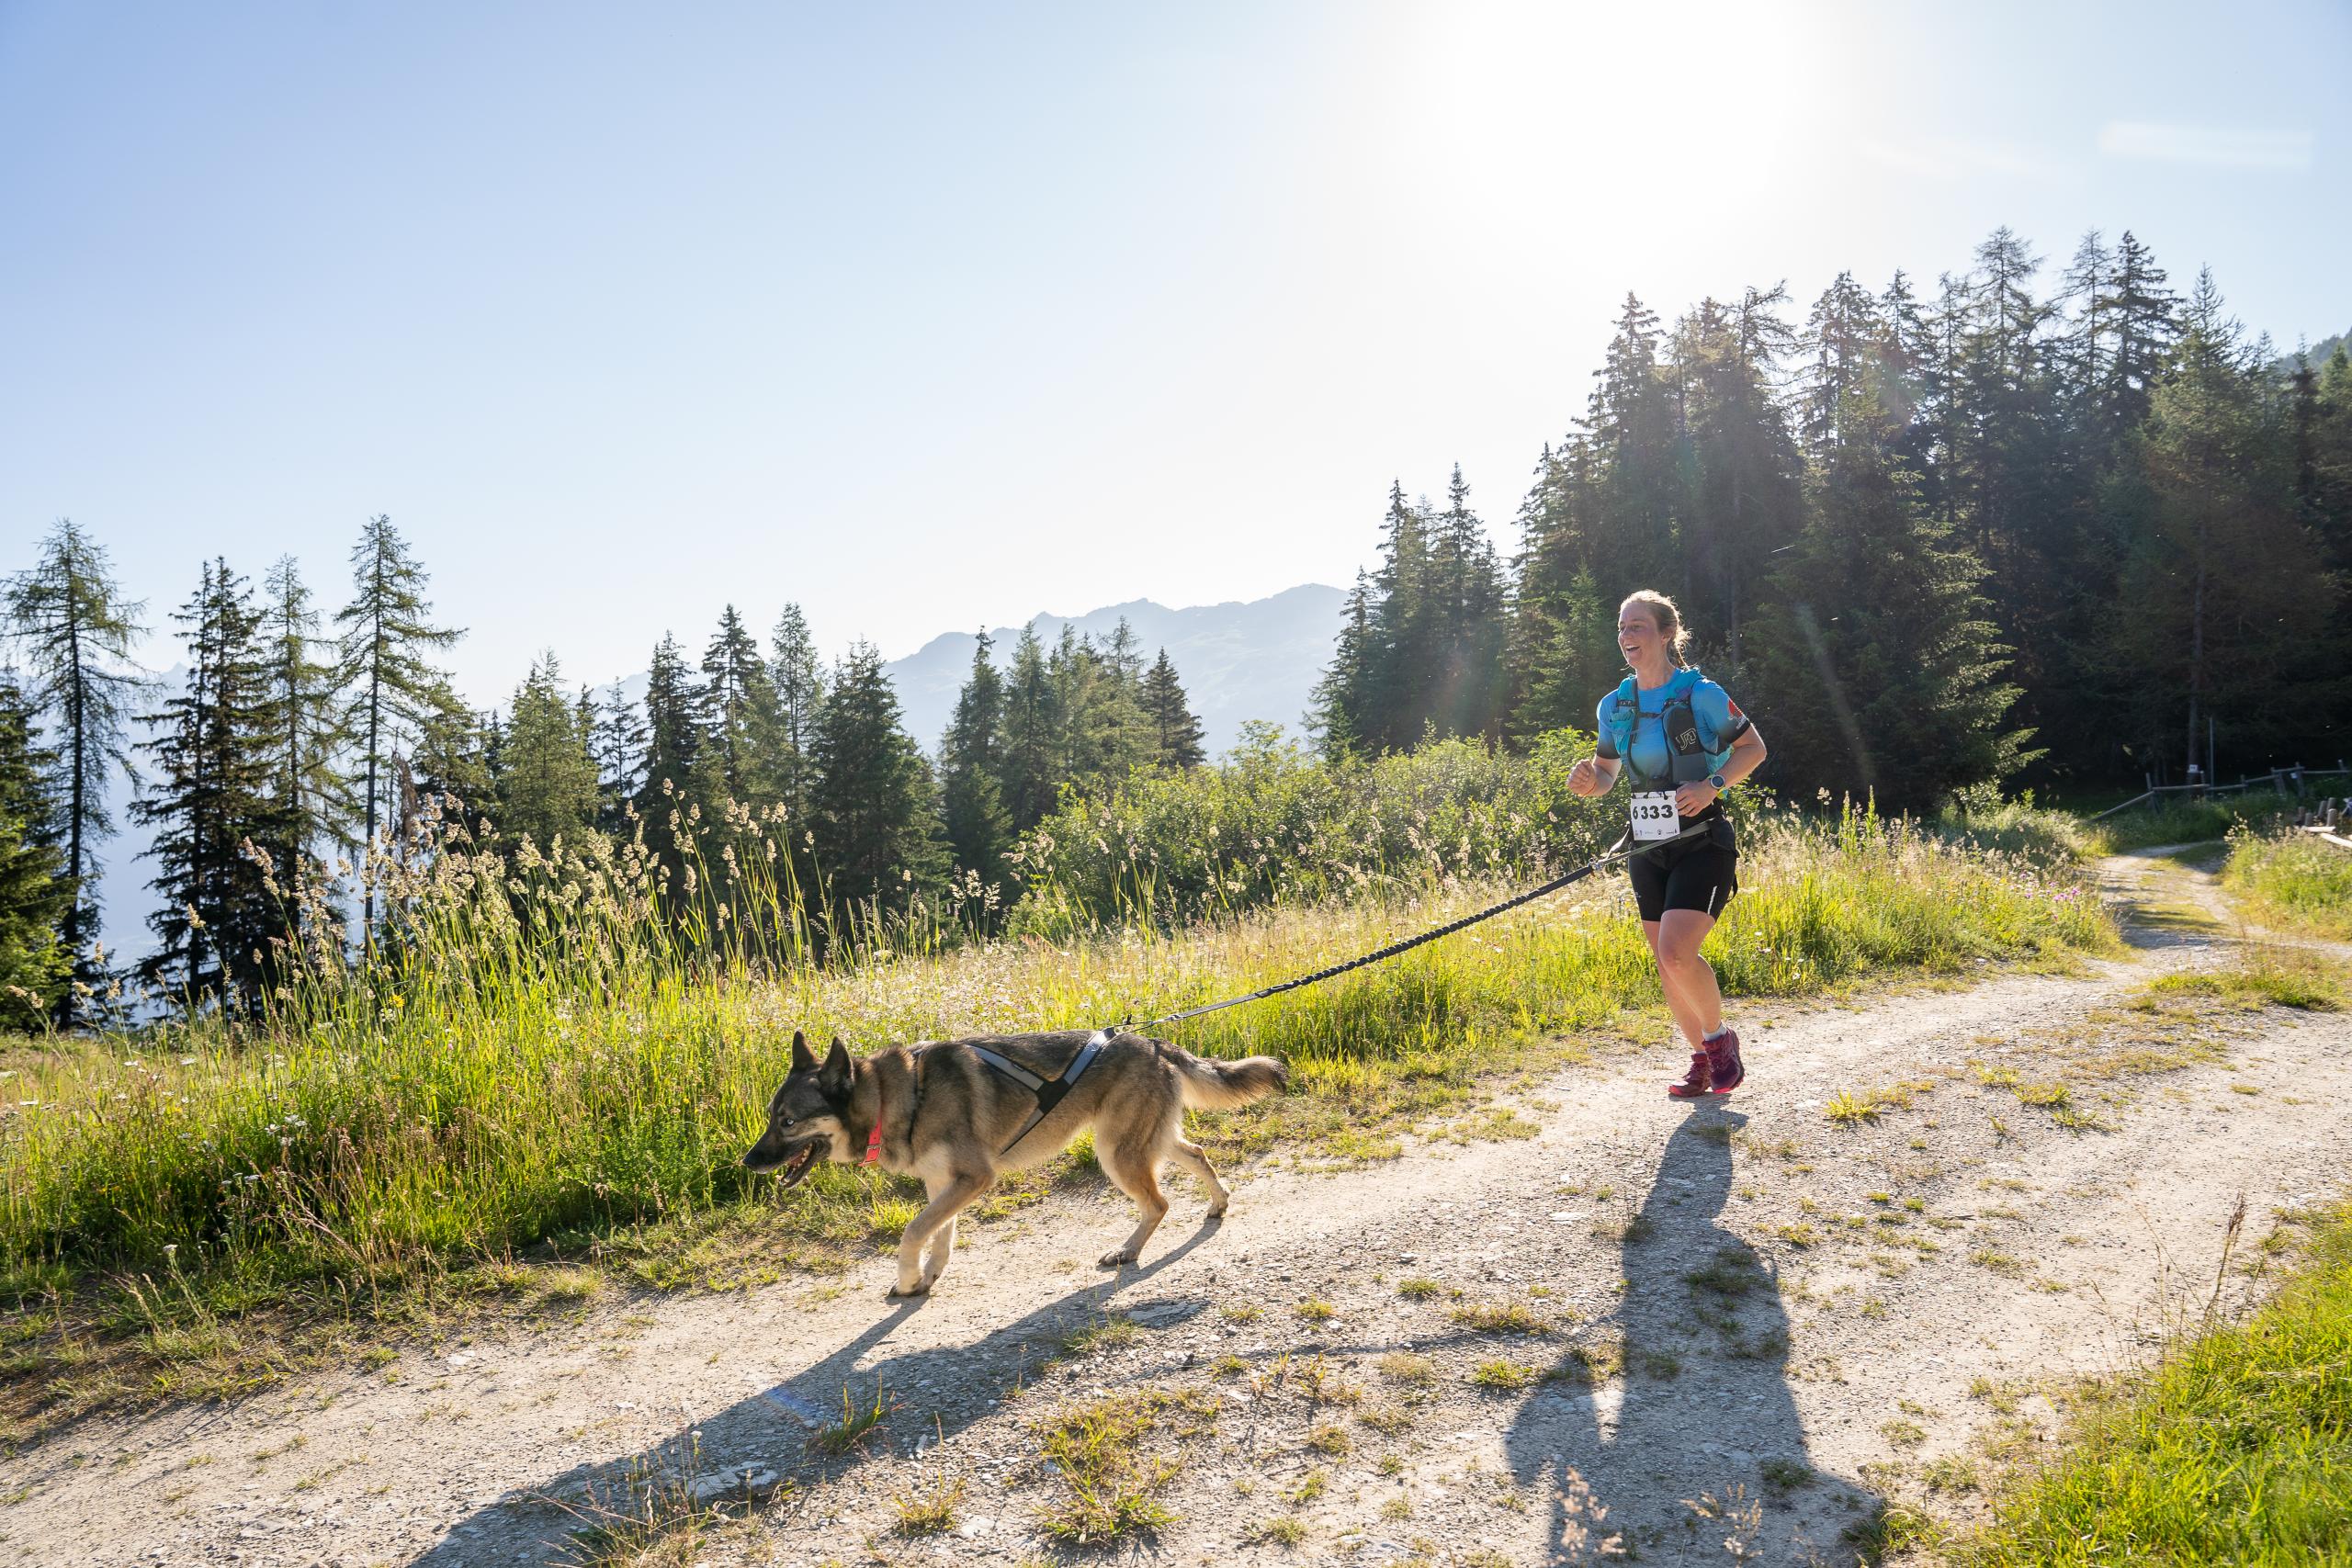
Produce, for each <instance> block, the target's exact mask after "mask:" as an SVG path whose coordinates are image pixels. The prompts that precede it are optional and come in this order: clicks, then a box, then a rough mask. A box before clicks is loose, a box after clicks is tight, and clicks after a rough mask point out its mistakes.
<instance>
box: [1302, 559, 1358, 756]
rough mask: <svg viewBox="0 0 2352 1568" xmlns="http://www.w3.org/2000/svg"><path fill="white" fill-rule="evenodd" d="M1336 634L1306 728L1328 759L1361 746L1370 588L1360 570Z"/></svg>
mask: <svg viewBox="0 0 2352 1568" xmlns="http://www.w3.org/2000/svg"><path fill="white" fill-rule="evenodd" d="M1340 617H1341V618H1340V637H1339V643H1338V646H1337V648H1336V649H1334V650H1333V653H1332V657H1331V662H1330V665H1329V667H1328V668H1327V669H1325V671H1323V678H1322V679H1321V680H1320V681H1318V682H1316V685H1315V693H1314V695H1313V697H1312V698H1311V699H1309V700H1310V704H1311V705H1310V707H1309V708H1308V711H1307V714H1306V728H1307V730H1308V731H1309V733H1311V734H1312V735H1313V736H1314V737H1315V740H1316V745H1317V748H1318V749H1319V750H1321V751H1322V753H1323V755H1324V756H1325V757H1326V758H1328V759H1331V760H1334V761H1336V760H1338V759H1339V758H1341V757H1348V756H1352V755H1354V754H1355V753H1356V752H1357V751H1359V750H1361V749H1362V748H1363V717H1364V703H1365V698H1366V694H1367V691H1368V685H1369V681H1370V662H1371V646H1372V588H1371V584H1370V582H1369V581H1368V580H1367V579H1366V577H1365V575H1364V574H1363V572H1362V571H1358V572H1357V573H1356V584H1355V586H1354V587H1353V588H1351V589H1350V590H1349V591H1348V599H1347V604H1346V606H1345V607H1344V608H1343V609H1342V610H1341V611H1340Z"/></svg>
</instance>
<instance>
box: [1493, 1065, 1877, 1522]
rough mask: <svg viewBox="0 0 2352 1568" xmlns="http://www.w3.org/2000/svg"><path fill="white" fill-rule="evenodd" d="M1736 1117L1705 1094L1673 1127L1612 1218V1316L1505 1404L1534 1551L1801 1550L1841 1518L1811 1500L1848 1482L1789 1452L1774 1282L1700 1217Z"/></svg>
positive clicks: (1721, 1180)
mask: <svg viewBox="0 0 2352 1568" xmlns="http://www.w3.org/2000/svg"><path fill="white" fill-rule="evenodd" d="M1746 1122H1747V1119H1746V1118H1745V1117H1742V1116H1740V1115H1738V1114H1736V1112H1733V1111H1727V1110H1724V1109H1723V1108H1722V1107H1721V1106H1707V1107H1701V1108H1698V1109H1695V1110H1693V1111H1692V1112H1691V1115H1690V1116H1689V1118H1688V1119H1687V1120H1685V1121H1684V1122H1682V1123H1681V1125H1679V1127H1677V1128H1676V1129H1675V1131H1674V1134H1673V1135H1672V1136H1671V1137H1669V1138H1668V1140H1667V1144H1666V1149H1665V1152H1664V1153H1663V1155H1662V1156H1660V1157H1659V1160H1658V1167H1657V1175H1656V1177H1655V1179H1653V1181H1652V1183H1651V1186H1650V1190H1649V1193H1648V1196H1647V1197H1646V1198H1645V1200H1644V1201H1643V1203H1642V1207H1641V1210H1640V1213H1638V1214H1637V1215H1636V1216H1635V1217H1634V1219H1633V1220H1632V1221H1631V1222H1630V1223H1629V1224H1628V1225H1627V1227H1626V1230H1625V1235H1624V1239H1623V1243H1622V1249H1621V1252H1620V1254H1619V1257H1620V1273H1621V1278H1622V1279H1623V1281H1624V1285H1623V1297H1622V1300H1621V1303H1620V1305H1619V1307H1618V1309H1617V1311H1616V1312H1615V1313H1614V1314H1612V1315H1611V1318H1609V1319H1608V1320H1605V1321H1603V1322H1600V1323H1596V1324H1592V1325H1587V1327H1586V1328H1585V1329H1584V1330H1582V1331H1581V1332H1579V1333H1578V1334H1577V1337H1576V1338H1575V1340H1574V1342H1573V1343H1572V1345H1571V1347H1570V1348H1569V1351H1568V1353H1567V1355H1566V1356H1565V1357H1564V1358H1562V1359H1561V1361H1560V1362H1559V1364H1558V1365H1557V1366H1556V1367H1555V1369H1554V1372H1553V1379H1552V1381H1551V1382H1550V1384H1549V1386H1548V1387H1547V1389H1546V1390H1545V1391H1544V1392H1541V1393H1537V1394H1535V1395H1533V1396H1532V1397H1531V1398H1529V1399H1528V1400H1527V1401H1526V1402H1525V1403H1524V1404H1521V1407H1520V1410H1519V1413H1518V1416H1517V1419H1516V1420H1515V1422H1514V1423H1513V1425H1512V1427H1511V1429H1510V1435H1509V1438H1508V1439H1507V1442H1508V1453H1509V1459H1510V1467H1511V1472H1512V1473H1513V1475H1514V1476H1515V1477H1516V1478H1517V1480H1518V1481H1519V1483H1520V1484H1521V1486H1522V1487H1524V1488H1527V1489H1528V1490H1530V1491H1532V1492H1533V1493H1535V1494H1536V1495H1540V1496H1543V1497H1544V1498H1545V1499H1547V1506H1548V1510H1549V1514H1550V1520H1549V1530H1550V1533H1549V1534H1548V1535H1547V1537H1546V1538H1545V1539H1546V1542H1547V1546H1546V1551H1545V1556H1544V1561H1545V1562H1550V1563H1579V1564H1581V1563H1598V1562H1607V1561H1613V1560H1615V1558H1616V1554H1617V1551H1619V1547H1618V1545H1616V1544H1612V1538H1622V1540H1623V1544H1624V1545H1626V1546H1630V1547H1631V1548H1632V1549H1633V1550H1634V1551H1638V1552H1639V1553H1641V1554H1642V1555H1644V1556H1648V1557H1658V1556H1664V1557H1666V1558H1667V1559H1668V1560H1669V1561H1672V1560H1679V1558H1680V1556H1681V1555H1682V1552H1683V1549H1686V1548H1688V1549H1689V1550H1690V1555H1691V1559H1692V1560H1693V1561H1698V1562H1721V1561H1723V1560H1724V1551H1725V1542H1726V1540H1729V1539H1731V1538H1734V1537H1737V1538H1739V1539H1740V1540H1741V1542H1742V1546H1743V1549H1744V1550H1745V1551H1747V1553H1748V1554H1750V1555H1752V1556H1755V1557H1757V1558H1758V1560H1760V1561H1763V1562H1803V1561H1805V1560H1806V1559H1807V1552H1808V1551H1809V1549H1810V1548H1814V1547H1818V1548H1822V1549H1825V1550H1826V1548H1828V1547H1831V1546H1834V1545H1835V1544H1836V1538H1837V1535H1838V1528H1839V1526H1840V1525H1841V1524H1842V1523H1843V1522H1844V1521H1845V1520H1846V1519H1847V1518H1849V1517H1851V1516H1850V1515H1848V1514H1843V1513H1838V1514H1832V1513H1830V1512H1829V1510H1828V1508H1827V1506H1826V1505H1829V1504H1830V1503H1831V1502H1832V1500H1833V1499H1834V1498H1835V1497H1836V1496H1837V1495H1839V1494H1840V1493H1844V1494H1849V1495H1859V1494H1860V1490H1861V1489H1860V1488H1859V1487H1854V1486H1851V1485H1846V1486H1839V1485H1837V1484H1825V1483H1824V1478H1820V1477H1816V1476H1815V1474H1814V1472H1813V1467H1812V1462H1811V1460H1810V1457H1809V1455H1808V1453H1807V1450H1806V1447H1805V1435H1804V1424H1803V1422H1802V1421H1801V1420H1800V1419H1799V1417H1798V1415H1797V1408H1796V1401H1795V1399H1794V1397H1793V1396H1792V1393H1791V1392H1790V1389H1789V1384H1788V1378H1787V1372H1788V1359H1789V1321H1788V1313H1787V1310H1786V1309H1785V1307H1784V1306H1783V1305H1782V1303H1781V1282H1780V1279H1779V1277H1778V1275H1777V1274H1776V1273H1775V1272H1774V1271H1773V1270H1772V1269H1771V1268H1770V1266H1768V1265H1767V1264H1766V1263H1765V1262H1764V1261H1763V1260H1762V1259H1761V1258H1758V1256H1757V1254H1756V1252H1755V1250H1754V1249H1753V1248H1752V1247H1749V1246H1748V1245H1747V1243H1746V1242H1745V1241H1743V1240H1741V1239H1740V1238H1739V1237H1738V1236H1737V1235H1733V1234H1732V1233H1731V1232H1730V1231H1728V1230H1725V1229H1724V1228H1723V1227H1722V1226H1721V1225H1719V1224H1717V1223H1716V1220H1717V1217H1718V1216H1719V1215H1720V1214H1721V1213H1723V1209H1724V1203H1725V1202H1727V1201H1729V1199H1730V1196H1731V1186H1732V1157H1731V1139H1732V1136H1733V1134H1736V1132H1737V1131H1738V1130H1739V1129H1740V1128H1741V1127H1742V1126H1744V1125H1745V1124H1746ZM1825 1535H1826V1538H1827V1539H1826V1540H1825V1539H1824V1537H1825Z"/></svg>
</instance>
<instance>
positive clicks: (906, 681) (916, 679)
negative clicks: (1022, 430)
mask: <svg viewBox="0 0 2352 1568" xmlns="http://www.w3.org/2000/svg"><path fill="white" fill-rule="evenodd" d="M1346 599H1347V595H1346V594H1345V593H1343V592H1340V590H1339V589H1337V588H1329V587H1325V586H1324V585H1323V584H1321V583H1318V582H1309V583H1303V584H1301V585H1300V586H1298V587H1296V588H1286V589H1284V590H1283V592H1280V593H1276V594H1273V595H1272V596H1270V597H1268V598H1264V599H1252V600H1249V601H1247V602H1244V601H1239V600H1228V601H1227V602H1226V603H1225V604H1196V605H1193V606H1192V607H1190V608H1187V609H1182V610H1171V609H1170V608H1168V607H1167V606H1166V605H1164V604H1155V603H1154V602H1152V601H1151V600H1149V599H1133V600H1129V601H1128V602H1127V603H1126V604H1107V605H1105V606H1103V608H1102V609H1099V610H1089V611H1088V612H1087V613H1086V614H1084V615H1075V616H1071V615H1051V614H1040V615H1035V616H1032V617H1031V618H1030V620H1029V623H1028V624H1029V625H1030V626H1035V628H1036V629H1037V636H1038V637H1039V639H1040V640H1042V641H1043V642H1044V643H1045V644H1046V647H1048V648H1051V647H1052V646H1053V644H1054V642H1055V640H1056V639H1057V638H1058V637H1060V636H1061V635H1062V628H1063V627H1064V626H1073V627H1075V628H1077V631H1078V635H1079V636H1080V637H1092V638H1094V639H1095V640H1097V641H1098V642H1099V641H1101V640H1103V639H1104V638H1106V637H1109V636H1110V634H1111V632H1112V630H1113V628H1114V627H1115V626H1118V624H1119V621H1120V618H1121V617H1122V616H1124V617H1125V619H1126V622H1127V624H1128V626H1131V627H1133V628H1134V630H1135V635H1136V646H1137V647H1138V648H1140V649H1142V650H1143V655H1144V657H1145V658H1146V659H1147V660H1149V659H1156V658H1158V657H1159V650H1160V649H1163V648H1164V649H1167V650H1168V659H1169V662H1170V663H1171V664H1173V665H1175V667H1176V677H1177V679H1178V680H1180V681H1182V682H1183V683H1184V694H1185V695H1186V696H1187V697H1189V698H1190V699H1191V700H1192V704H1193V713H1194V714H1196V715H1198V716H1199V717H1200V721H1201V729H1202V733H1203V737H1204V739H1205V741H1206V743H1207V745H1208V749H1209V751H1210V754H1211V755H1215V754H1216V753H1217V752H1220V751H1224V750H1229V749H1230V748H1231V747H1232V745H1233V743H1234V742H1235V741H1237V740H1238V739H1240V738H1241V727H1242V725H1243V724H1244V723H1246V722H1248V721H1249V720H1251V719H1263V720H1268V721H1270V722H1272V723H1275V724H1279V725H1281V726H1282V727H1283V728H1285V729H1289V730H1292V731H1294V732H1295V731H1296V730H1297V729H1298V728H1300V726H1301V725H1302V724H1303V723H1304V722H1305V717H1306V707H1307V704H1308V702H1309V701H1310V700H1311V698H1312V697H1313V694H1314V691H1315V682H1317V681H1318V680H1320V679H1321V678H1322V674H1323V670H1324V667H1325V666H1326V665H1328V664H1329V663H1330V661H1331V649H1332V644H1333V642H1334V639H1336V638H1337V637H1338V636H1339V632H1340V607H1341V605H1342V604H1344V603H1345V601H1346ZM989 637H990V638H991V639H992V640H993V641H994V643H995V645H996V646H995V649H994V653H993V658H994V660H995V662H996V664H997V666H998V668H1000V669H1002V668H1005V667H1007V666H1008V665H1010V663H1011V662H1012V649H1013V645H1014V644H1015V643H1017V642H1018V641H1020V639H1021V628H1020V627H1019V626H997V627H995V628H993V629H991V630H990V631H989ZM977 645H978V635H977V634H976V633H973V632H944V633H942V634H941V635H940V636H938V637H933V638H932V639H931V640H930V641H929V642H927V643H924V644H923V645H922V647H921V648H919V649H916V650H915V651H914V652H912V653H910V654H909V655H908V656H907V657H906V658H904V659H899V660H892V661H890V662H889V663H888V664H887V665H885V666H884V667H883V668H884V669H885V670H887V671H888V672H889V675H890V679H891V682H892V683H893V684H895V685H896V686H897V687H898V691H899V707H900V708H901V709H902V710H903V712H904V714H905V716H906V726H907V730H908V732H909V733H910V734H911V735H912V736H913V737H914V738H915V739H917V740H919V741H921V742H922V746H923V749H924V750H928V751H935V750H937V749H938V746H939V738H940V735H941V734H942V732H944V730H945V729H946V728H947V721H948V719H949V718H950V717H952V716H954V714H955V711H956V694H957V693H958V692H960V691H961V690H962V689H963V685H964V682H965V679H966V678H967V676H969V675H970V673H971V671H972V651H973V649H974V648H975V647H976V646H977Z"/></svg>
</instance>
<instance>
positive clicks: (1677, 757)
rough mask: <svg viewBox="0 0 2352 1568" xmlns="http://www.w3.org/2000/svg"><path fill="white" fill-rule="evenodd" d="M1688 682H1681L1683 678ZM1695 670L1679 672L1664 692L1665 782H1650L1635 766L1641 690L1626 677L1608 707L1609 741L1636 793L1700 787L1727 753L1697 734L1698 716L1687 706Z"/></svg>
mask: <svg viewBox="0 0 2352 1568" xmlns="http://www.w3.org/2000/svg"><path fill="white" fill-rule="evenodd" d="M1685 673H1687V674H1689V675H1690V676H1691V679H1690V680H1689V681H1687V682H1686V681H1682V680H1681V679H1680V676H1681V675H1682V674H1685ZM1698 678H1699V672H1698V671H1696V670H1690V671H1678V673H1677V678H1676V680H1674V681H1670V682H1668V683H1667V685H1666V686H1665V687H1664V688H1663V690H1664V692H1665V694H1666V695H1665V698H1664V704H1663V706H1662V708H1661V710H1660V711H1661V716H1662V717H1663V718H1664V720H1665V724H1666V749H1667V751H1668V757H1669V760H1670V761H1671V768H1670V771H1669V774H1668V777H1666V778H1650V777H1648V776H1646V775H1645V774H1643V773H1639V772H1638V771H1637V770H1636V769H1635V768H1634V730H1635V729H1636V728H1639V726H1640V722H1641V710H1642V699H1641V688H1640V686H1639V685H1638V684H1637V683H1636V682H1635V681H1634V677H1633V676H1631V675H1628V676H1626V677H1625V679H1624V680H1623V682H1620V684H1619V685H1618V687H1617V694H1616V696H1615V697H1613V698H1611V701H1610V705H1609V739H1610V741H1611V743H1612V744H1613V745H1614V746H1615V747H1616V748H1617V755H1618V756H1619V757H1621V758H1623V760H1624V763H1625V772H1626V774H1627V776H1628V777H1629V778H1631V779H1632V780H1633V783H1634V788H1635V789H1670V788H1672V787H1673V786H1674V785H1676V784H1701V783H1703V782H1705V780H1706V778H1707V776H1708V775H1709V774H1711V773H1714V772H1715V771H1716V770H1717V769H1718V768H1720V767H1721V766H1722V765H1723V763H1724V760H1725V758H1726V757H1727V756H1728V752H1727V751H1725V750H1718V749H1717V748H1716V746H1715V745H1714V744H1713V742H1714V739H1716V738H1715V737H1712V736H1705V735H1702V734H1701V733H1700V728H1699V716H1698V713H1697V711H1696V710H1695V709H1694V708H1693V707H1692V706H1691V687H1692V686H1693V685H1696V684H1697V683H1698Z"/></svg>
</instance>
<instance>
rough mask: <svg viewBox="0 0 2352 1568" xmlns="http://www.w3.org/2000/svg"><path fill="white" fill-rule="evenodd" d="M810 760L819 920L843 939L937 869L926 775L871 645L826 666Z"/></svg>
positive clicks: (900, 904)
mask: <svg viewBox="0 0 2352 1568" xmlns="http://www.w3.org/2000/svg"><path fill="white" fill-rule="evenodd" d="M811 755H812V758H813V760H814V761H815V763H816V766H817V784H816V793H815V796H814V799H813V801H812V803H811V805H812V810H813V815H814V817H815V820H816V833H817V855H818V862H819V864H820V866H821V867H822V868H823V872H824V877H825V886H826V893H827V903H828V905H829V906H830V908H829V911H828V916H829V919H830V920H831V924H832V929H833V930H834V931H835V932H836V935H837V937H846V936H847V935H849V934H850V932H851V931H852V930H853V929H854V928H855V927H856V926H858V925H859V924H861V923H862V922H864V921H865V920H866V919H870V918H872V917H873V916H874V915H877V914H878V915H885V916H887V915H888V914H890V913H893V912H896V911H899V910H902V909H904V908H906V907H907V905H908V903H909V902H910V900H911V899H912V897H914V896H915V895H916V894H918V893H923V892H928V891H930V890H931V889H933V887H935V886H937V884H938V882H939V879H940V877H941V876H942V874H944V869H945V865H944V860H945V856H944V844H942V842H941V841H940V838H939V825H938V816H937V811H936V807H935V803H934V801H933V784H932V779H931V770H930V769H929V768H928V767H927V766H925V765H924V762H923V758H922V749H921V748H919V747H918V746H916V744H915V743H914V740H913V739H912V738H911V737H910V736H909V735H908V734H907V733H906V731H905V730H903V729H901V728H899V698H898V694H897V693H896V692H894V691H893V690H892V689H891V686H890V678H889V676H888V675H887V674H885V673H884V672H883V670H882V656H881V654H880V653H878V652H876V650H875V649H874V648H873V647H872V646H871V645H869V644H866V643H863V642H861V643H858V644H855V645H854V646H853V647H852V648H851V649H850V651H849V655H848V657H847V658H845V659H844V660H842V662H841V663H840V664H839V665H837V666H835V667H834V670H833V675H832V679H831V681H830V682H828V687H827V692H826V696H825V705H824V709H823V712H822V713H821V714H820V716H819V718H818V721H817V732H816V735H815V737H814V738H813V744H812V748H811Z"/></svg>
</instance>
